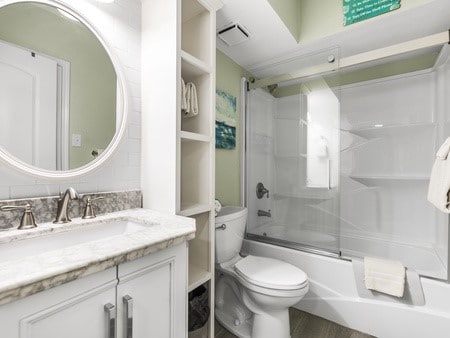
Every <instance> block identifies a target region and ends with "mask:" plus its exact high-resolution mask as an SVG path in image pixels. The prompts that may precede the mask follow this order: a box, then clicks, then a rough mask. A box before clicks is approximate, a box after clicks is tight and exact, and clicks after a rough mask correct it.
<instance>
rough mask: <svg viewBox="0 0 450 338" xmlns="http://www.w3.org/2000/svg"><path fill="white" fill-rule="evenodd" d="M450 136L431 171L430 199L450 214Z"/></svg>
mask: <svg viewBox="0 0 450 338" xmlns="http://www.w3.org/2000/svg"><path fill="white" fill-rule="evenodd" d="M449 152H450V137H449V138H448V139H447V140H446V141H445V142H444V144H443V145H442V146H441V147H440V148H439V151H438V152H437V154H436V160H435V162H434V165H433V170H432V171H431V177H430V185H429V187H428V201H429V202H431V203H432V204H433V205H434V206H435V207H436V208H438V209H439V210H441V211H442V212H445V213H447V214H450V209H449V202H450V197H449V192H450V156H449Z"/></svg>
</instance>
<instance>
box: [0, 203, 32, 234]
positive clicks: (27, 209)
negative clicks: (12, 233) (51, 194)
mask: <svg viewBox="0 0 450 338" xmlns="http://www.w3.org/2000/svg"><path fill="white" fill-rule="evenodd" d="M0 210H1V211H14V210H23V211H24V212H23V215H22V218H21V219H20V225H19V227H18V229H19V230H25V229H33V228H36V227H37V225H36V221H35V220H34V215H33V212H32V211H31V204H30V203H27V204H24V205H3V206H1V207H0Z"/></svg>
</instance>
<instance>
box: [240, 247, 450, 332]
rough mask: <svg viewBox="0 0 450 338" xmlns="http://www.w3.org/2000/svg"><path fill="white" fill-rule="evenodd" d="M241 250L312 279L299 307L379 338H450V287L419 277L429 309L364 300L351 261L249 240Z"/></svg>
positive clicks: (426, 306) (426, 307) (443, 283)
mask: <svg viewBox="0 0 450 338" xmlns="http://www.w3.org/2000/svg"><path fill="white" fill-rule="evenodd" d="M243 251H244V252H247V253H251V254H254V255H260V256H266V257H273V258H277V259H281V260H284V261H286V262H289V263H291V264H294V265H296V266H298V267H299V268H301V269H302V270H303V271H305V272H306V273H307V274H308V277H309V281H310V291H309V293H308V294H307V295H306V296H305V298H304V299H303V300H302V301H300V303H299V304H297V306H296V307H297V308H298V309H300V310H303V311H307V312H309V313H313V314H315V315H318V316H321V317H324V318H327V319H329V320H332V321H334V322H337V323H339V324H341V325H344V326H347V327H351V328H353V329H356V330H359V331H362V332H366V333H369V334H371V335H374V336H376V337H379V338H391V337H392V338H423V337H430V338H441V337H442V338H445V337H450V285H449V284H447V283H445V282H439V281H436V280H432V279H428V278H424V277H422V278H421V283H422V287H423V291H424V295H425V301H426V305H424V306H412V305H404V304H400V303H394V302H388V301H379V300H371V299H365V298H360V297H359V296H358V292H357V289H356V284H355V280H354V275H353V269H352V264H351V262H348V261H344V260H341V259H336V258H330V257H325V256H319V255H315V254H309V253H305V252H301V251H298V250H293V249H287V248H283V247H279V246H275V245H270V244H265V243H261V242H256V241H250V240H246V241H245V243H244V247H243Z"/></svg>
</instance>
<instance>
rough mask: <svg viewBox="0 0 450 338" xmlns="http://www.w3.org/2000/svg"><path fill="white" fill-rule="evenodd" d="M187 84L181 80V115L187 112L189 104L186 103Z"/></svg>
mask: <svg viewBox="0 0 450 338" xmlns="http://www.w3.org/2000/svg"><path fill="white" fill-rule="evenodd" d="M186 94H187V93H186V84H185V82H184V80H183V78H181V113H182V114H183V115H184V114H185V113H186V110H187V102H186Z"/></svg>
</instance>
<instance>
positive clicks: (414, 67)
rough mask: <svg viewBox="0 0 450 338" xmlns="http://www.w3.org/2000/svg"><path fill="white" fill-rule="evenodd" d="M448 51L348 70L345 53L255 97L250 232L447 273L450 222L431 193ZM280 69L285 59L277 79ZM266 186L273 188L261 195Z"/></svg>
mask: <svg viewBox="0 0 450 338" xmlns="http://www.w3.org/2000/svg"><path fill="white" fill-rule="evenodd" d="M447 53H448V48H447V46H444V47H439V48H437V47H433V48H428V49H423V50H420V51H418V52H417V51H416V52H413V53H407V54H402V55H400V56H395V57H391V58H385V59H382V60H376V61H375V62H372V63H367V64H364V65H363V66H359V67H354V68H351V69H340V70H339V67H338V64H339V60H337V59H336V61H335V69H334V71H331V72H326V73H322V74H315V75H313V76H308V77H305V78H301V79H300V80H299V81H290V82H287V83H283V84H281V83H280V84H279V85H278V86H272V87H270V90H265V89H253V90H250V91H249V92H247V110H246V132H247V135H246V142H247V147H246V168H247V169H246V203H247V206H248V209H249V218H248V225H247V237H248V238H249V239H253V240H258V241H264V242H268V243H271V244H276V245H281V246H286V247H290V248H294V249H300V250H307V251H312V252H316V253H321V254H326V255H334V256H336V257H341V258H350V259H354V258H362V257H364V256H373V257H381V258H387V259H392V260H398V261H401V262H402V263H403V264H404V265H405V266H407V267H408V268H410V269H414V270H416V271H417V272H418V273H419V274H421V275H423V276H429V277H434V278H439V279H447V278H448V272H447V262H448V217H447V216H446V215H444V214H442V213H440V212H439V211H437V209H435V208H434V207H433V206H432V205H431V204H430V203H428V202H427V199H426V196H427V189H428V182H429V177H430V173H431V168H432V164H433V161H434V157H435V153H436V151H437V149H438V147H439V146H440V144H442V142H443V141H444V140H445V138H447V137H449V136H450V112H449V106H448V99H447V96H448V95H446V94H447V93H448V92H449V89H450V87H449V84H450V82H449V80H450V66H449V65H448V62H447V59H448V54H447ZM337 54H338V53H337V52H336V50H333V51H326V52H321V53H319V54H317V55H314V56H309V57H308V58H306V59H305V60H293V61H292V62H296V63H297V64H298V65H303V66H304V67H306V66H305V65H306V64H308V66H311V65H314V64H317V65H318V64H321V63H323V62H325V63H326V62H327V58H328V56H329V55H334V56H336V55H337ZM291 66H292V65H291ZM277 67H278V71H280V72H282V67H286V65H283V66H279V65H278V66H276V67H274V68H271V69H267V74H274V73H275V72H276V71H277V69H276V68H277ZM259 182H261V183H263V185H264V186H265V187H266V188H267V189H268V190H269V194H268V195H267V194H265V195H264V196H263V197H262V198H258V197H257V195H256V186H257V184H258V183H259ZM269 210H270V213H261V212H258V211H267V212H268V211H269ZM269 215H270V217H269Z"/></svg>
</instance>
